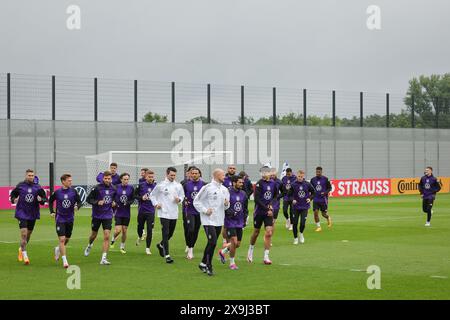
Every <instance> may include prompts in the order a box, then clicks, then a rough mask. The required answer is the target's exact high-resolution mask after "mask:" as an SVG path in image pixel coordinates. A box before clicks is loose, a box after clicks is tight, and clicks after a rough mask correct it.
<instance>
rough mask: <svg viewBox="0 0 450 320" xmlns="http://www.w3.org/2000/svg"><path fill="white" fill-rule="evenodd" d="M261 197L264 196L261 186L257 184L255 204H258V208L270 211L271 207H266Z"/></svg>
mask: <svg viewBox="0 0 450 320" xmlns="http://www.w3.org/2000/svg"><path fill="white" fill-rule="evenodd" d="M261 195H262V190H261V186H260V185H259V183H257V184H256V188H255V204H257V205H258V207H261V208H263V209H265V210H266V211H268V210H269V207H268V206H266V205H265V203H264V202H262V200H261Z"/></svg>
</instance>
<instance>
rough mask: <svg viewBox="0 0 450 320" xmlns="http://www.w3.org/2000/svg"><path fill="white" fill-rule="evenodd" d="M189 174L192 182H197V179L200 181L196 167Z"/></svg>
mask: <svg viewBox="0 0 450 320" xmlns="http://www.w3.org/2000/svg"><path fill="white" fill-rule="evenodd" d="M190 173H191V174H190V176H191V179H192V180H194V181H198V179H200V170H199V169H198V168H197V167H192V168H191V170H190Z"/></svg>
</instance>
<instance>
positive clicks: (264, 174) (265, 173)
mask: <svg viewBox="0 0 450 320" xmlns="http://www.w3.org/2000/svg"><path fill="white" fill-rule="evenodd" d="M259 172H260V173H261V178H263V180H267V181H268V180H270V177H271V175H272V168H270V167H269V166H263V167H262V168H261V169H259Z"/></svg>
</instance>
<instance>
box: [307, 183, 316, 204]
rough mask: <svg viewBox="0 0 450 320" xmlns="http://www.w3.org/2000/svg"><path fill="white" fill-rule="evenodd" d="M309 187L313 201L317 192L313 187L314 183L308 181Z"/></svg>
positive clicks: (310, 199)
mask: <svg viewBox="0 0 450 320" xmlns="http://www.w3.org/2000/svg"><path fill="white" fill-rule="evenodd" d="M308 189H309V197H308V198H309V201H312V199H314V195H315V194H316V189H315V188H314V187H313V185H312V184H311V183H310V182H308Z"/></svg>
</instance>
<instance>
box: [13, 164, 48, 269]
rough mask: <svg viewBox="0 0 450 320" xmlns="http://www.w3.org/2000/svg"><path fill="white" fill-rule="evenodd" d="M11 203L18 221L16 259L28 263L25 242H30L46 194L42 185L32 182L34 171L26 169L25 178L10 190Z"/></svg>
mask: <svg viewBox="0 0 450 320" xmlns="http://www.w3.org/2000/svg"><path fill="white" fill-rule="evenodd" d="M10 198H11V203H12V204H15V205H16V210H15V211H16V212H15V215H14V217H15V218H16V219H17V220H18V221H19V229H20V248H19V255H18V260H19V261H24V263H25V264H26V265H28V264H30V259H29V257H28V254H27V244H28V243H29V242H30V238H31V234H32V233H33V230H34V226H35V224H36V220H38V219H40V209H39V205H44V204H45V202H46V201H47V195H46V193H45V191H44V189H42V187H41V186H40V185H39V184H37V183H35V182H34V171H33V170H31V169H28V170H26V173H25V180H24V181H22V182H20V183H19V184H18V185H17V186H16V187H15V188H14V190H12V191H11V195H10Z"/></svg>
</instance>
